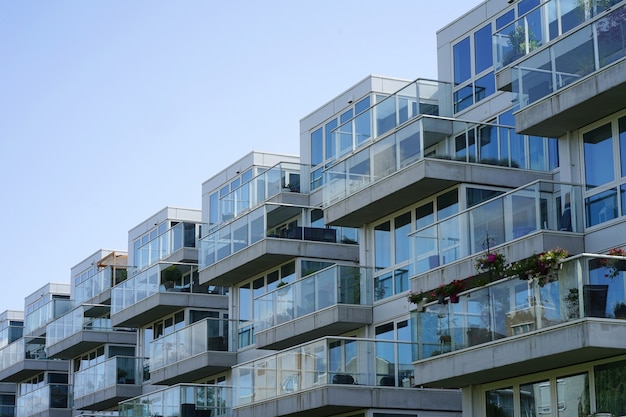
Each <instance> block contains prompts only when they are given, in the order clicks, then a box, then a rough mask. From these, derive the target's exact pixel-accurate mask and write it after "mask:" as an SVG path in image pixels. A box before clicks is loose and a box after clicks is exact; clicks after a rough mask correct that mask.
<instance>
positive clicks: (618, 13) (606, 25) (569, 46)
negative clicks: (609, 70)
mask: <svg viewBox="0 0 626 417" xmlns="http://www.w3.org/2000/svg"><path fill="white" fill-rule="evenodd" d="M624 57H626V4H624V5H622V6H621V7H617V8H615V9H614V10H610V11H608V12H607V13H606V14H603V15H602V16H598V17H597V18H595V19H594V20H591V21H590V22H589V23H587V24H586V25H585V26H583V27H581V28H579V29H577V30H576V31H573V32H571V33H569V34H568V35H566V36H564V37H563V38H562V39H559V40H557V41H556V42H554V43H552V44H551V45H550V46H548V47H547V48H544V49H543V50H541V51H540V52H538V53H536V54H533V55H532V56H530V57H528V58H526V59H524V60H523V61H521V62H520V63H519V64H517V65H515V66H514V67H513V74H512V80H513V92H514V93H516V94H517V95H518V103H519V107H520V108H524V107H526V106H528V105H530V104H532V103H535V102H537V101H539V100H541V99H542V98H544V97H546V96H548V95H550V94H552V93H554V92H556V91H559V90H561V89H563V88H565V87H566V86H568V85H570V84H572V83H575V82H576V81H578V80H580V79H582V78H584V77H585V76H587V75H589V74H591V73H593V72H596V71H598V70H601V69H602V68H604V67H606V66H608V65H610V64H612V63H614V62H616V61H618V60H621V59H623V58H624Z"/></svg>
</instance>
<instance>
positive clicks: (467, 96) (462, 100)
mask: <svg viewBox="0 0 626 417" xmlns="http://www.w3.org/2000/svg"><path fill="white" fill-rule="evenodd" d="M473 90H474V89H473V88H472V85H471V84H470V85H466V86H465V87H463V88H461V89H459V90H457V91H455V92H454V112H455V113H458V112H460V111H461V110H465V109H466V108H468V107H469V106H471V105H472V104H474V100H473V99H474V91H473Z"/></svg>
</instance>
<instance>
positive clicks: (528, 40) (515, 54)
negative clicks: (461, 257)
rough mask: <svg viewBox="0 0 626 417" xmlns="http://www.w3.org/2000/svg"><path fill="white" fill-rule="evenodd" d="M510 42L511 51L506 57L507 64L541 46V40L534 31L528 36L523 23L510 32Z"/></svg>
mask: <svg viewBox="0 0 626 417" xmlns="http://www.w3.org/2000/svg"><path fill="white" fill-rule="evenodd" d="M508 42H509V46H510V47H511V51H509V53H508V54H507V55H506V56H505V58H504V63H505V65H506V64H508V63H510V62H513V61H515V60H516V59H518V58H521V57H522V56H524V55H526V54H527V53H529V52H531V51H533V50H535V49H537V48H539V41H537V39H536V38H535V35H534V34H533V33H532V32H530V31H529V33H528V37H526V28H525V27H524V26H523V25H519V26H517V27H515V29H513V30H512V31H511V32H510V33H509V35H508ZM527 50H528V51H527Z"/></svg>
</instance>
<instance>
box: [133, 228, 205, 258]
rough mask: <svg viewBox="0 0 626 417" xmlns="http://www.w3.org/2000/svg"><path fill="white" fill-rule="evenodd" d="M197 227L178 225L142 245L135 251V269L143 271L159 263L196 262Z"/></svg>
mask: <svg viewBox="0 0 626 417" xmlns="http://www.w3.org/2000/svg"><path fill="white" fill-rule="evenodd" d="M197 229H198V225H197V224H195V223H185V222H181V223H178V224H177V225H176V226H174V227H172V228H170V229H168V230H166V231H165V232H164V233H162V234H161V235H159V236H157V237H156V238H154V239H152V240H150V241H149V242H147V243H146V244H145V245H142V246H141V247H140V248H139V249H138V251H137V259H136V260H135V262H136V263H137V269H139V270H143V269H145V268H147V267H148V266H150V265H154V264H155V263H157V262H159V261H165V260H167V261H169V262H192V263H193V262H197V261H198V249H197V248H196V238H197V235H198V233H197Z"/></svg>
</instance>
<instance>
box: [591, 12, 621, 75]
mask: <svg viewBox="0 0 626 417" xmlns="http://www.w3.org/2000/svg"><path fill="white" fill-rule="evenodd" d="M625 12H626V6H622V7H620V8H619V9H616V10H615V11H613V12H611V13H610V14H609V15H608V16H606V17H604V18H602V19H600V20H598V21H597V22H596V23H595V25H594V26H595V30H596V36H597V38H598V58H599V61H600V67H601V68H602V67H604V66H606V65H609V64H611V63H612V62H615V61H617V60H618V59H620V58H623V57H624V56H626V22H625V21H624V19H623V16H624V13H625Z"/></svg>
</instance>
